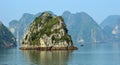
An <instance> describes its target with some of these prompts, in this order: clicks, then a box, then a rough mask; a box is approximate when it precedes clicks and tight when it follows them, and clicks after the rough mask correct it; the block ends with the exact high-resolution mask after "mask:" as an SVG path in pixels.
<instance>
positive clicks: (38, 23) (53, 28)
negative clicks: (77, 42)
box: [20, 12, 77, 50]
mask: <svg viewBox="0 0 120 65" xmlns="http://www.w3.org/2000/svg"><path fill="white" fill-rule="evenodd" d="M20 49H21V50H77V47H75V46H74V45H73V42H72V39H71V36H70V35H69V34H68V30H67V28H66V25H65V23H64V20H63V18H62V17H61V16H56V15H53V14H50V13H48V12H43V13H42V14H41V15H40V16H39V17H37V18H36V19H35V20H34V21H33V22H32V23H31V24H30V26H29V29H28V31H27V33H26V36H25V37H24V40H23V42H22V47H21V48H20Z"/></svg>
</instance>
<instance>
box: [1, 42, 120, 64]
mask: <svg viewBox="0 0 120 65" xmlns="http://www.w3.org/2000/svg"><path fill="white" fill-rule="evenodd" d="M77 45H78V48H79V49H78V50H77V51H37V50H19V48H12V49H0V65H120V43H119V42H116V43H88V44H85V45H84V46H82V47H81V46H80V45H79V44H77Z"/></svg>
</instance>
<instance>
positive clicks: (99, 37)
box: [9, 11, 106, 43]
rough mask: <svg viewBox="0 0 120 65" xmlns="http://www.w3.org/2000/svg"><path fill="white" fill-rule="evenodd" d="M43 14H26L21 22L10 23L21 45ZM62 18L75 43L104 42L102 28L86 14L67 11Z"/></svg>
mask: <svg viewBox="0 0 120 65" xmlns="http://www.w3.org/2000/svg"><path fill="white" fill-rule="evenodd" d="M47 12H49V13H51V14H52V15H55V14H54V13H53V12H51V11H47ZM40 14H41V13H38V14H35V15H32V14H27V13H26V14H24V15H23V16H22V17H21V19H20V20H19V21H16V20H13V21H11V22H10V23H9V28H10V30H11V31H12V33H13V34H14V36H15V37H16V38H17V39H18V41H19V43H21V42H22V39H23V37H24V36H25V34H26V31H27V29H28V27H29V25H30V24H31V22H33V20H34V19H35V18H36V17H38V16H40ZM62 17H63V19H64V21H65V23H66V25H67V28H68V32H69V34H70V35H71V36H72V39H73V41H74V43H76V42H78V41H84V42H97V41H104V40H105V37H106V36H105V35H104V33H103V30H102V29H101V27H100V26H99V25H98V24H97V23H96V22H95V21H94V20H93V19H92V17H90V16H89V15H88V14H86V13H85V12H80V13H75V14H72V13H71V12H69V11H65V12H64V13H63V14H62Z"/></svg>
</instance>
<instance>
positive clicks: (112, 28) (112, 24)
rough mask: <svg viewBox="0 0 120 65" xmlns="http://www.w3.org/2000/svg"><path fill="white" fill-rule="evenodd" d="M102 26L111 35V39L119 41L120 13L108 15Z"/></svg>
mask: <svg viewBox="0 0 120 65" xmlns="http://www.w3.org/2000/svg"><path fill="white" fill-rule="evenodd" d="M100 26H101V27H102V29H103V30H104V32H105V33H106V35H108V36H109V41H119V40H120V15H111V16H108V17H107V18H106V19H105V20H104V21H103V22H102V23H101V24H100Z"/></svg>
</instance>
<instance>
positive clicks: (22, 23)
mask: <svg viewBox="0 0 120 65" xmlns="http://www.w3.org/2000/svg"><path fill="white" fill-rule="evenodd" d="M34 19H35V16H34V15H32V14H28V13H24V14H23V16H22V17H21V18H20V20H18V21H17V20H12V21H10V23H9V29H10V31H11V32H12V33H13V35H14V36H15V37H16V38H17V43H21V42H22V40H23V36H24V34H25V33H26V30H27V28H28V26H29V25H30V23H31V22H32V21H33V20H34Z"/></svg>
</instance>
